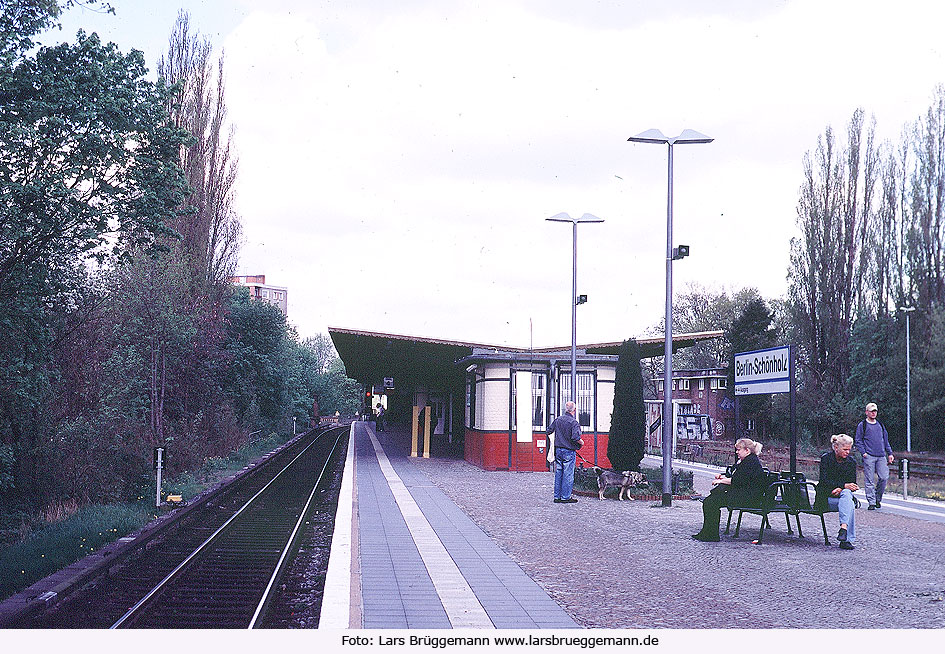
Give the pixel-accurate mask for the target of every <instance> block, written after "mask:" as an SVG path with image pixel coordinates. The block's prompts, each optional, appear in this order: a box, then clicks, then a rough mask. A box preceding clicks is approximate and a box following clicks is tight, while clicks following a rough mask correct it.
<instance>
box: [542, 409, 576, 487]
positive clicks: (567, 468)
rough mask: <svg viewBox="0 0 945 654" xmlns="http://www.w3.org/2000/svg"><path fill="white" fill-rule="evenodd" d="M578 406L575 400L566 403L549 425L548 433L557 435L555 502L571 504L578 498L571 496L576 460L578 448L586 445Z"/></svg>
mask: <svg viewBox="0 0 945 654" xmlns="http://www.w3.org/2000/svg"><path fill="white" fill-rule="evenodd" d="M575 413H577V407H576V406H575V405H574V402H567V403H566V404H565V405H564V413H563V414H561V415H560V416H558V417H557V418H555V419H554V421H553V422H552V423H551V425H549V427H548V432H547V433H548V435H551V433H552V432H553V433H554V435H555V503H558V504H571V503H574V502H577V498H574V497H571V491H572V490H573V489H574V460H575V459H576V458H577V454H576V452H577V450H579V449H581V448H582V447H583V446H584V440H583V439H582V438H581V425H580V424H578V421H577V420H576V419H575V417H574V414H575Z"/></svg>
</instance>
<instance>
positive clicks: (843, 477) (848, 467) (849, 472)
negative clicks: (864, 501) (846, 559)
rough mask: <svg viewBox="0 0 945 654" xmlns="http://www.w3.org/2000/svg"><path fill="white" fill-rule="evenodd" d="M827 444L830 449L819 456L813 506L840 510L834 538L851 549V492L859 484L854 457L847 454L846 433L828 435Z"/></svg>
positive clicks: (850, 441) (849, 440) (849, 445)
mask: <svg viewBox="0 0 945 654" xmlns="http://www.w3.org/2000/svg"><path fill="white" fill-rule="evenodd" d="M830 445H831V446H832V447H833V451H832V452H826V453H825V454H824V455H823V456H822V457H820V478H819V479H818V480H817V496H816V498H815V499H814V508H815V509H820V510H821V511H838V512H839V513H840V531H839V533H837V540H839V541H840V549H842V550H852V549H853V540H854V537H855V533H854V527H853V510H854V508H856V499H855V498H854V497H853V492H854V491H856V490H859V488H860V487H859V486H857V485H856V461H854V460H853V457H851V456H850V448H852V447H853V439H852V438H850V437H849V436H847V435H846V434H834V435H833V436H831V437H830Z"/></svg>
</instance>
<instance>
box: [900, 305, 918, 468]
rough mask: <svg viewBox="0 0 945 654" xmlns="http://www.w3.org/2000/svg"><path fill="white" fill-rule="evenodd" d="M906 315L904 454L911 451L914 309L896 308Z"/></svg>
mask: <svg viewBox="0 0 945 654" xmlns="http://www.w3.org/2000/svg"><path fill="white" fill-rule="evenodd" d="M896 309H897V310H899V311H902V312H903V313H904V314H906V452H911V451H912V392H911V391H912V389H911V388H910V387H909V368H910V366H909V314H910V313H912V312H913V311H915V307H896Z"/></svg>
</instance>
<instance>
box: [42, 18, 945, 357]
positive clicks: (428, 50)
mask: <svg viewBox="0 0 945 654" xmlns="http://www.w3.org/2000/svg"><path fill="white" fill-rule="evenodd" d="M112 4H113V5H114V6H115V8H116V15H114V16H111V15H101V14H95V13H92V12H89V11H87V10H81V9H73V10H71V11H69V12H68V13H67V14H66V15H65V16H64V30H63V32H61V33H60V32H54V33H51V34H48V35H46V37H45V39H44V41H45V42H47V43H50V42H52V41H54V40H57V39H63V38H67V39H70V40H72V35H73V34H74V32H75V31H76V29H78V28H79V27H83V28H84V29H86V31H89V32H92V31H95V32H98V33H99V34H100V35H101V36H102V38H103V40H111V41H115V42H116V43H117V44H118V45H119V46H120V47H121V49H122V50H128V49H130V48H132V47H134V48H137V49H140V50H143V51H144V53H145V58H146V60H147V62H148V64H149V67H150V68H151V69H152V71H153V69H154V67H155V64H156V62H157V60H158V58H159V57H160V55H161V53H162V52H164V51H165V50H166V47H167V39H168V36H169V35H170V32H171V29H172V27H173V24H174V20H175V18H176V15H177V11H178V8H179V7H180V8H183V9H185V10H187V11H188V12H189V13H190V15H191V25H192V27H194V28H196V29H197V30H199V31H200V32H201V33H202V34H205V35H206V36H208V37H209V38H210V39H211V41H212V43H213V44H214V47H215V52H216V53H218V54H219V53H221V52H223V53H225V61H226V74H227V80H226V83H227V100H228V103H229V109H230V118H231V120H232V122H233V123H234V125H235V126H236V130H237V131H236V143H237V147H238V150H239V155H240V178H239V185H238V197H237V208H238V211H239V213H240V215H241V217H242V221H243V226H244V230H245V234H246V243H245V245H244V247H243V249H242V254H241V262H240V271H239V272H240V273H241V274H265V275H266V278H267V281H268V282H270V283H272V284H276V285H279V286H285V287H288V289H289V319H290V321H291V322H292V323H293V324H295V325H296V326H297V328H298V330H299V333H300V334H301V335H302V336H303V337H304V336H311V335H314V334H317V333H319V332H324V331H325V330H326V328H327V326H328V325H332V326H339V327H348V328H355V329H366V330H376V331H386V332H395V333H404V334H412V335H420V336H430V337H437V338H446V339H457V340H471V341H477V342H490V343H503V344H512V345H520V346H528V345H529V343H530V342H532V341H533V342H534V345H535V346H536V347H538V346H550V345H567V344H569V343H570V338H571V336H570V328H571V320H570V293H571V228H570V226H568V225H562V224H555V223H549V222H546V221H545V218H547V217H549V216H552V215H554V214H557V213H559V212H568V213H570V214H571V215H573V216H580V215H581V214H583V213H585V212H587V213H592V214H594V215H596V216H599V217H601V218H603V219H605V220H606V222H605V223H603V224H599V225H586V226H583V227H580V228H579V234H578V248H579V251H578V292H579V293H585V294H587V295H588V296H589V302H588V304H586V305H583V306H581V307H579V309H578V340H579V341H580V342H600V341H616V340H622V339H624V338H628V337H631V336H636V335H641V334H643V333H644V332H646V331H647V330H648V329H650V328H652V327H653V326H654V325H655V324H656V323H658V322H659V320H660V318H661V317H662V315H663V306H664V305H663V302H664V293H665V286H664V270H665V264H664V261H665V248H666V181H667V179H666V178H667V174H666V147H665V146H660V145H646V144H639V145H638V144H631V143H628V142H627V137H629V136H631V135H634V134H637V133H639V132H642V131H644V130H646V129H649V128H659V129H661V130H662V131H663V132H664V133H666V134H667V135H675V134H678V133H679V132H681V131H682V130H683V129H686V128H690V129H695V130H697V131H699V132H703V133H705V134H707V135H709V136H711V137H713V138H714V139H715V142H713V143H711V144H708V145H685V146H677V147H676V148H675V157H674V166H675V210H674V235H675V237H674V241H675V243H677V244H678V243H684V244H688V245H690V246H691V248H692V254H691V256H690V257H689V258H688V259H685V260H683V261H680V262H677V263H676V264H675V266H674V287H675V289H676V290H677V291H680V290H685V289H686V287H687V285H688V284H690V283H693V282H697V283H701V284H704V285H706V286H708V287H710V288H721V287H725V288H729V289H738V288H741V287H743V286H754V287H756V288H758V289H759V291H760V292H761V293H762V295H764V296H765V297H768V298H771V297H779V296H782V295H783V294H784V293H785V291H786V280H785V276H786V273H787V266H788V253H789V241H790V239H791V238H792V236H794V235H795V234H796V225H795V217H796V205H797V196H798V188H799V186H800V184H801V181H802V160H803V156H804V153H805V152H807V151H809V150H813V149H814V148H815V146H816V140H817V137H818V135H819V134H821V133H823V131H824V129H825V128H826V127H827V126H828V125H831V126H833V127H834V128H835V129H836V130H837V131H838V132H841V133H842V132H843V131H844V128H845V125H846V123H847V122H848V121H849V119H850V116H851V115H852V113H853V111H854V110H855V109H856V108H857V107H863V108H864V109H865V110H866V111H867V113H868V114H870V113H872V114H875V116H876V119H877V124H878V132H879V135H880V136H881V138H884V139H893V140H898V139H899V136H900V133H901V131H902V129H903V126H904V125H905V124H906V123H907V122H908V121H913V120H915V119H916V118H917V117H918V116H919V115H920V114H922V113H923V112H924V111H925V109H926V108H927V107H928V104H929V101H930V98H931V95H932V91H933V88H934V87H935V85H936V84H939V83H942V82H945V65H943V63H945V62H943V57H945V53H943V50H942V47H941V44H942V38H941V26H942V24H943V21H942V18H943V14H945V9H943V8H942V7H943V6H945V5H943V4H942V3H936V2H909V1H902V0H900V1H898V2H895V3H893V2H864V1H862V0H858V1H837V2H827V1H824V0H796V1H794V0H791V1H778V2H775V1H769V2H764V1H762V0H744V1H738V0H732V1H729V2H712V3H707V2H700V1H698V0H691V1H680V2H668V1H667V2H662V1H659V2H658V1H656V0H653V1H651V2H616V1H614V2H607V1H600V2H592V1H590V0H588V1H586V2H572V1H569V0H500V1H496V2H491V1H489V0H479V1H475V2H460V1H455V2H453V1H446V0H428V1H427V0H402V1H399V2H387V1H381V0H377V1H374V2H314V1H310V0H216V1H211V0H208V1H205V2H200V1H197V0H181V1H180V2H179V3H177V4H175V3H173V2H147V3H143V2H140V0H137V1H135V0H112ZM706 5H711V8H710V7H708V6H706Z"/></svg>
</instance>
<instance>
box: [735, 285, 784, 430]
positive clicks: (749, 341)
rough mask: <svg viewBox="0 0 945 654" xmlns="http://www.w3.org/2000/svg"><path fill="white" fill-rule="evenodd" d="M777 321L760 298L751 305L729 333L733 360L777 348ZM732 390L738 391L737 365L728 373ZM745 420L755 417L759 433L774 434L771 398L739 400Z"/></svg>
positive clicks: (742, 312)
mask: <svg viewBox="0 0 945 654" xmlns="http://www.w3.org/2000/svg"><path fill="white" fill-rule="evenodd" d="M773 321H774V315H773V313H772V312H771V311H770V310H769V309H768V305H767V304H766V303H765V301H764V300H762V299H761V298H760V297H758V298H754V299H752V300H751V301H749V302H748V304H747V305H745V307H744V308H743V309H742V311H741V313H740V314H739V315H738V317H737V318H736V319H735V320H734V321H733V322H732V325H731V327H729V328H728V330H727V331H726V333H725V341H726V343H727V346H728V351H729V352H731V354H730V355H729V356H730V357H734V355H735V354H736V353H738V352H752V351H754V350H763V349H765V348H769V347H773V346H774V345H776V344H777V332H776V330H775V329H774V328H773V327H772V326H771V325H772V322H773ZM728 388H730V389H734V388H735V366H734V365H732V366H730V367H729V370H728ZM739 404H740V407H741V418H742V419H745V418H747V417H751V418H752V419H753V420H754V421H755V424H756V425H758V434H759V435H760V436H765V435H767V434H769V433H770V424H771V396H770V395H747V396H744V397H741V398H739Z"/></svg>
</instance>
